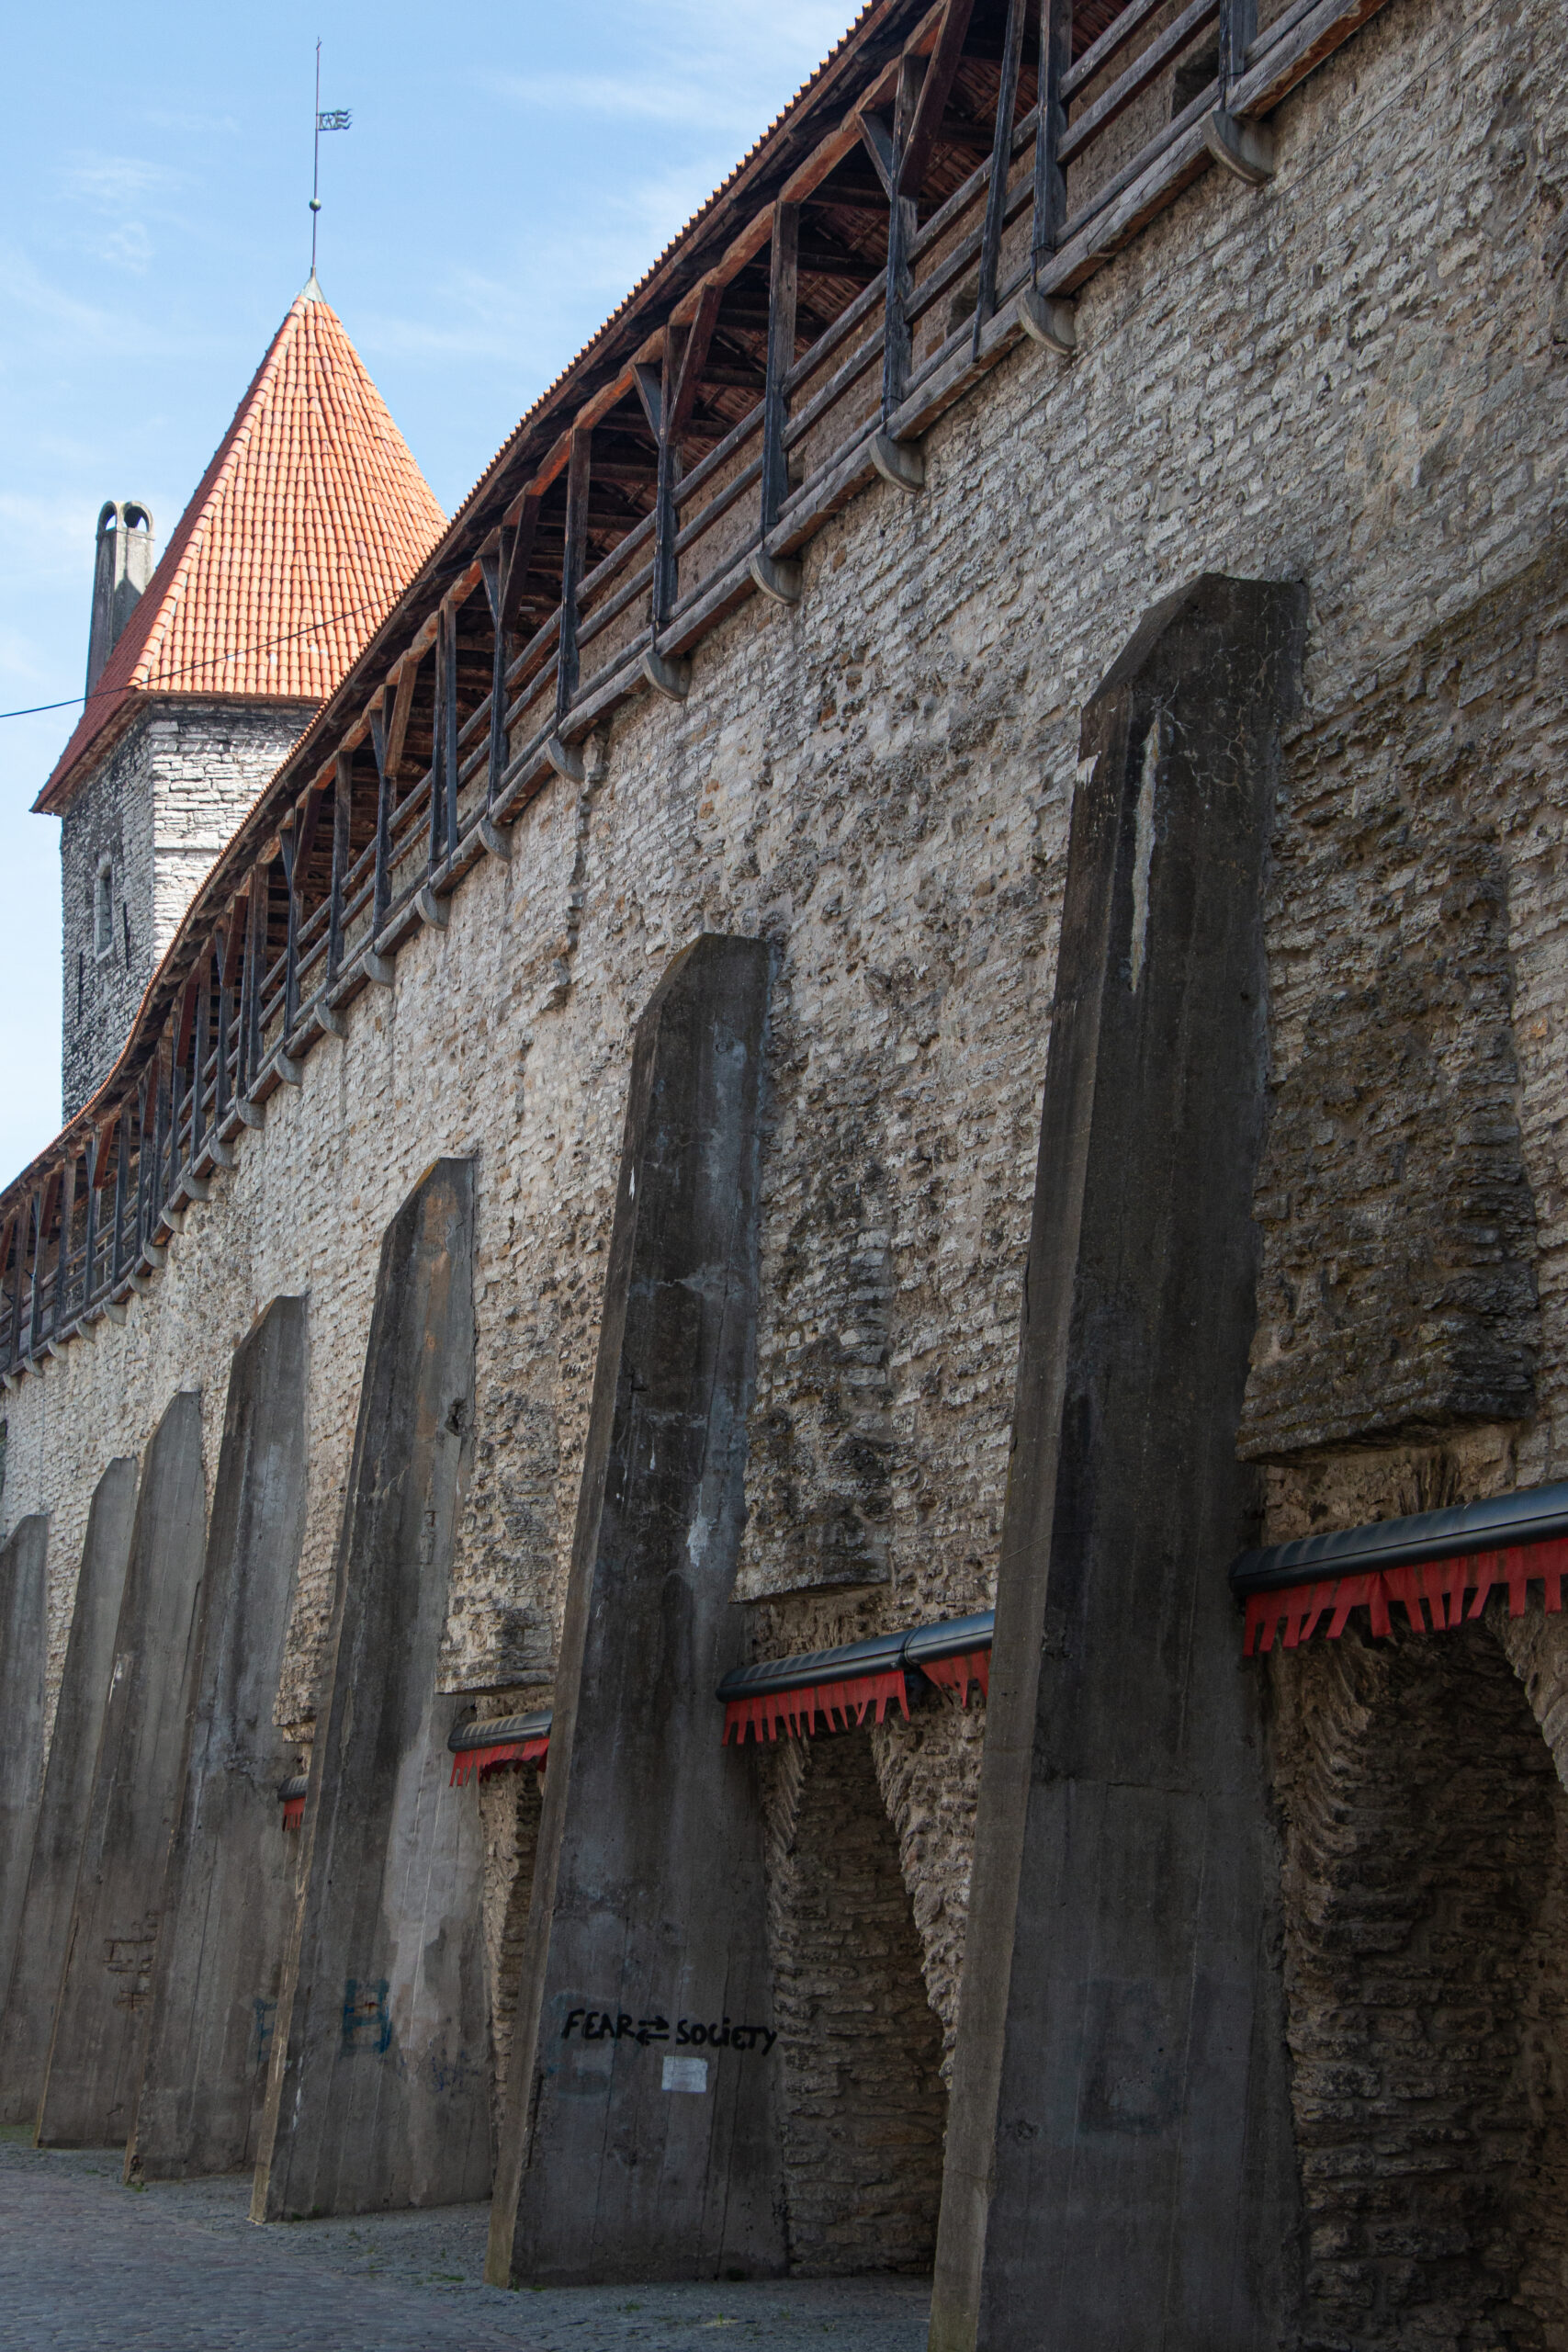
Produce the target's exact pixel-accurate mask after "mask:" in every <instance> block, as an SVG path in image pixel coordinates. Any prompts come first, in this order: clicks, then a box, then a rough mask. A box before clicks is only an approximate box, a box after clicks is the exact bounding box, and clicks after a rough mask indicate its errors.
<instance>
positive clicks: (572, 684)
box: [556, 329, 695, 725]
mask: <svg viewBox="0 0 1568 2352" xmlns="http://www.w3.org/2000/svg"><path fill="white" fill-rule="evenodd" d="M693 333H695V329H694V330H693ZM592 458H593V435H592V432H587V431H574V432H573V434H572V436H571V459H570V465H569V466H568V469H567V489H566V553H565V556H564V559H563V560H562V563H561V583H560V639H559V644H558V650H557V653H556V723H557V725H559V724H560V722H561V720H562V719H564V718H565V717H566V715H567V712H568V711H569V710H570V707H571V698H572V696H573V695H574V694H575V693H576V692H577V675H578V658H577V621H578V612H577V600H578V594H579V590H580V588H581V582H582V568H583V567H582V559H583V556H584V554H585V552H586V548H587V541H588V488H589V482H590V480H591V478H592Z"/></svg>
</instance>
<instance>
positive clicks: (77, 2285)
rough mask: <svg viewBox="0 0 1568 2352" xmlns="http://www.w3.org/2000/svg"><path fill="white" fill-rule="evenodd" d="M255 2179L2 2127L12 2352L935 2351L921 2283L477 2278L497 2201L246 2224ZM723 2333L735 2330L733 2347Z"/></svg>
mask: <svg viewBox="0 0 1568 2352" xmlns="http://www.w3.org/2000/svg"><path fill="white" fill-rule="evenodd" d="M249 2201H250V2178H249V2176H248V2175H245V2176H243V2177H240V2176H233V2177H228V2178H226V2179H222V2180H202V2181H184V2182H179V2183H154V2184H153V2185H152V2186H151V2187H150V2188H145V2189H130V2188H124V2187H123V2186H122V2184H121V2181H120V2165H119V2158H118V2154H111V2153H110V2152H109V2151H107V2150H102V2149H100V2150H90V2151H85V2152H76V2151H73V2152H71V2153H69V2154H66V2153H62V2152H60V2151H55V2150H49V2151H39V2150H34V2149H33V2148H30V2147H29V2146H28V2144H27V2141H26V2137H25V2135H23V2134H21V2133H19V2132H14V2131H7V2132H4V2133H0V2347H3V2352H24V2347H25V2352H108V2347H110V2346H113V2347H114V2352H126V2347H130V2346H141V2345H145V2346H157V2347H158V2352H227V2348H228V2347H229V2346H243V2347H244V2352H303V2347H305V2346H309V2347H310V2352H622V2347H623V2346H624V2347H627V2352H630V2348H631V2347H640V2346H656V2347H658V2352H716V2346H720V2345H722V2346H727V2347H733V2352H740V2347H742V2346H746V2345H749V2344H765V2345H766V2346H768V2347H769V2352H807V2346H810V2347H811V2352H923V2347H924V2345H925V2340H926V2313H927V2309H928V2305H929V2301H930V2288H929V2286H928V2284H927V2282H926V2281H925V2280H924V2279H912V2278H860V2279H850V2280H838V2279H833V2280H829V2279H796V2278H791V2279H785V2280H773V2281H772V2282H771V2283H769V2284H767V2285H735V2286H712V2287H706V2286H705V2287H617V2288H585V2287H579V2288H570V2289H550V2290H546V2291H543V2292H540V2291H538V2290H525V2291H524V2292H522V2293H519V2294H507V2293H505V2292H503V2291H502V2290H499V2289H496V2288H493V2287H487V2286H485V2285H484V2283H483V2275H484V2247H485V2230H486V2226H487V2222H488V2219H489V2208H488V2206H484V2205H457V2206H448V2207H446V2208H443V2209H440V2210H438V2211H434V2212H425V2213H385V2214H378V2215H376V2216H374V2217H362V2218H360V2219H357V2220H341V2221H330V2222H290V2223H288V2224H284V2225H279V2226H277V2227H275V2228H272V2229H266V2230H258V2229H254V2228H253V2227H252V2225H251V2222H249V2220H248V2219H247V2207H248V2205H249ZM719 2329H725V2330H729V2329H733V2330H734V2331H735V2333H734V2334H733V2335H730V2334H725V2335H719V2334H718V2333H717V2331H718V2330H719Z"/></svg>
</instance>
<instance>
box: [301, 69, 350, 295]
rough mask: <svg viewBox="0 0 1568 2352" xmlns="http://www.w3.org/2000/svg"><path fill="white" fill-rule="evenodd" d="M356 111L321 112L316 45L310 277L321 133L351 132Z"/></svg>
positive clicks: (313, 267)
mask: <svg viewBox="0 0 1568 2352" xmlns="http://www.w3.org/2000/svg"><path fill="white" fill-rule="evenodd" d="M353 127H354V110H353V108H352V107H328V108H327V110H326V112H325V114H323V113H322V112H321V42H320V41H318V42H317V43H316V144H315V152H314V154H313V157H312V161H311V166H310V276H311V277H315V275H316V220H317V216H318V215H319V213H320V212H321V133H322V131H323V130H352V129H353Z"/></svg>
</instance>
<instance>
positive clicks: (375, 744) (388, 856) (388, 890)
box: [370, 703, 393, 947]
mask: <svg viewBox="0 0 1568 2352" xmlns="http://www.w3.org/2000/svg"><path fill="white" fill-rule="evenodd" d="M370 742H371V748H372V749H373V750H374V752H375V754H376V872H375V878H374V880H373V882H372V884H371V898H370V944H371V946H372V947H374V946H375V944H376V934H377V933H378V931H379V930H380V928H381V925H382V924H383V923H384V922H386V920H387V909H388V906H389V904H390V902H391V896H392V790H393V786H392V763H391V761H390V760H389V757H388V755H387V716H386V705H385V703H383V704H382V706H381V707H380V709H379V710H373V711H372V712H371V714H370Z"/></svg>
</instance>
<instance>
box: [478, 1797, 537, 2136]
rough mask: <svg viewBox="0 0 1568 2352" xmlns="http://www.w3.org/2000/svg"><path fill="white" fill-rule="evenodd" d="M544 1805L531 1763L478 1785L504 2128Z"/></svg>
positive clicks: (494, 2098)
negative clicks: (505, 2091)
mask: <svg viewBox="0 0 1568 2352" xmlns="http://www.w3.org/2000/svg"><path fill="white" fill-rule="evenodd" d="M542 1804H543V1795H542V1791H541V1786H540V1778H539V1774H538V1773H537V1772H536V1770H535V1769H534V1767H533V1766H532V1765H531V1764H523V1765H517V1766H510V1765H509V1766H503V1767H502V1769H501V1770H497V1771H491V1772H488V1773H486V1774H485V1776H484V1777H483V1779H482V1780H481V1781H480V1782H479V1818H480V1820H481V1822H482V1823H483V1825H484V1841H485V1973H486V1976H487V1979H488V1985H489V1992H490V2020H491V2064H492V2065H493V2067H494V2074H493V2076H492V2078H491V2114H492V2115H493V2116H494V2118H495V2120H496V2126H497V2129H499V2128H500V2120H501V2111H502V2096H503V2093H504V2090H505V2086H506V2068H507V2064H508V2062H509V2060H510V2058H511V2055H512V2026H513V2018H515V2016H516V2014H517V1995H518V1988H519V1986H520V1985H521V1984H522V1980H523V1937H524V1933H525V1929H526V1928H527V1925H528V1905H529V1901H530V1899H531V1898H532V1895H533V1892H534V1864H535V1860H536V1856H537V1853H538V1845H539V1814H540V1810H541V1806H542Z"/></svg>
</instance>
